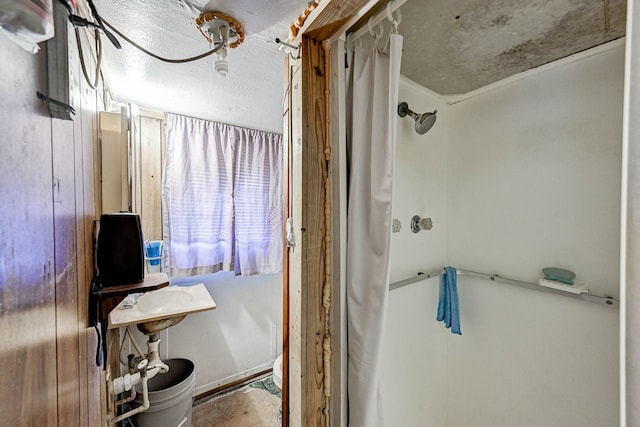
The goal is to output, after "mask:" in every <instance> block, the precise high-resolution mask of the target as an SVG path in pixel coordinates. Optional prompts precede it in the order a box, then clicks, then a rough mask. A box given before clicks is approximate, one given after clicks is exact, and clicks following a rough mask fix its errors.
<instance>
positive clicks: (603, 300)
mask: <svg viewBox="0 0 640 427" xmlns="http://www.w3.org/2000/svg"><path fill="white" fill-rule="evenodd" d="M457 272H458V275H460V276H469V277H475V278H478V279H484V280H489V281H493V282H501V283H506V284H509V285H514V286H518V287H521V288H527V289H533V290H535V291H542V292H547V293H552V294H556V295H564V296H566V297H572V298H578V299H581V300H583V301H589V302H595V303H599V304H606V305H618V302H619V301H618V300H617V299H615V298H611V297H601V296H598V295H591V294H588V293H587V294H573V293H570V292H563V291H560V290H557V289H553V288H547V287H545V286H541V285H539V284H537V283H530V282H523V281H521V280H514V279H507V278H506V277H501V276H498V275H497V274H484V273H478V272H476V271H470V270H457ZM443 273H444V269H441V270H438V271H434V272H431V273H426V274H425V273H418V275H417V276H414V277H410V278H408V279H404V280H399V281H397V282H393V283H391V284H390V285H389V291H393V290H394V289H398V288H402V287H404V286H407V285H411V284H413V283H416V282H420V281H422V280H426V279H429V278H431V277H437V276H441V275H442V274H443Z"/></svg>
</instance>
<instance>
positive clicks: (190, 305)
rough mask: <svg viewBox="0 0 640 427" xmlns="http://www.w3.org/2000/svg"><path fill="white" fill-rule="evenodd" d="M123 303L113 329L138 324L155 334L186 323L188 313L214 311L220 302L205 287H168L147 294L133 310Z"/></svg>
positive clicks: (113, 313)
mask: <svg viewBox="0 0 640 427" xmlns="http://www.w3.org/2000/svg"><path fill="white" fill-rule="evenodd" d="M123 306H124V305H123V303H120V304H119V305H118V306H116V308H115V309H113V310H112V311H111V313H109V329H114V328H119V327H121V326H127V325H134V324H135V325H138V329H139V330H140V331H141V332H143V333H145V334H155V333H158V332H160V331H161V330H163V329H166V328H168V327H170V326H173V325H175V324H177V323H179V322H180V321H182V320H183V319H184V318H185V317H186V316H187V315H188V314H191V313H197V312H200V311H206V310H213V309H214V308H216V303H215V301H214V300H213V298H212V297H211V295H210V294H209V291H207V288H206V286H205V285H204V284H202V283H198V284H196V285H191V286H168V287H166V288H162V289H158V290H156V291H151V292H147V293H145V294H143V295H142V296H141V297H140V298H138V300H137V303H136V305H135V306H134V307H133V308H127V309H123V308H122V307H123Z"/></svg>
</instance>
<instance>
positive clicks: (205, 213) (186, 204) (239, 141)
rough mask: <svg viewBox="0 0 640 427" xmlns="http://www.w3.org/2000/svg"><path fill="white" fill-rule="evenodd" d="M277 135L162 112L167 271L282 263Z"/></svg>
mask: <svg viewBox="0 0 640 427" xmlns="http://www.w3.org/2000/svg"><path fill="white" fill-rule="evenodd" d="M282 182H283V177H282V136H281V135H279V134H275V133H270V132H263V131H257V130H252V129H246V128H240V127H236V126H230V125H226V124H222V123H216V122H210V121H206V120H200V119H195V118H191V117H185V116H179V115H174V114H168V115H167V150H166V160H165V168H164V175H163V188H162V195H163V215H164V218H163V221H164V226H163V230H164V234H165V235H164V240H165V245H166V246H165V253H166V268H167V270H168V272H169V274H170V275H177V276H180V275H182V276H184V275H195V274H206V273H214V272H216V271H220V270H227V271H235V272H236V274H242V275H247V276H248V275H254V274H268V273H277V272H280V271H282V253H283V231H282V224H283V189H282Z"/></svg>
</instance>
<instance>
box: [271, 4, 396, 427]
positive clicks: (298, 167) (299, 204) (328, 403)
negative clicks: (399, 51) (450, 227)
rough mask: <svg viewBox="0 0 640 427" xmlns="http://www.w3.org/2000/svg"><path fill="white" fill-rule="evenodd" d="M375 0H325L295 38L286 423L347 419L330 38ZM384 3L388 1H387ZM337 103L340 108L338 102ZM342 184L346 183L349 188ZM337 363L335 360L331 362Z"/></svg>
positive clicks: (318, 423) (315, 423)
mask: <svg viewBox="0 0 640 427" xmlns="http://www.w3.org/2000/svg"><path fill="white" fill-rule="evenodd" d="M377 3H378V2H377V1H374V0H326V1H321V2H320V4H318V6H317V7H316V8H315V9H314V10H313V11H312V12H311V13H310V14H309V16H308V17H307V18H306V21H305V22H304V24H303V26H302V28H300V30H299V32H298V37H297V39H296V42H295V44H299V45H300V49H299V50H298V52H299V56H298V58H296V59H291V62H290V65H291V67H290V68H289V73H290V75H289V76H288V88H287V89H288V90H287V93H288V97H289V98H290V100H291V102H290V104H289V108H288V113H287V115H288V124H289V125H290V128H289V129H288V135H289V140H290V141H289V142H290V143H289V148H290V150H291V156H292V164H291V170H290V171H289V173H291V187H292V190H291V191H292V200H290V203H292V213H291V215H292V223H293V231H294V234H295V235H296V240H297V247H295V248H289V251H288V253H287V255H285V258H286V269H285V274H284V276H285V278H284V289H285V295H286V297H285V298H286V300H285V302H284V303H285V306H286V307H285V309H284V315H285V316H286V319H285V320H284V324H285V325H287V326H285V327H287V331H285V333H284V334H285V338H284V340H283V342H284V344H285V350H284V352H285V355H286V359H287V360H286V361H285V365H284V366H283V371H284V377H283V381H284V384H285V386H284V389H285V391H284V395H285V396H286V398H285V401H283V425H285V426H287V425H291V426H312V425H313V426H321V425H322V426H326V425H330V424H333V425H340V424H343V422H341V420H344V419H346V416H345V415H344V414H343V413H342V408H343V403H344V401H345V399H346V396H344V393H343V391H342V389H343V385H342V384H343V378H342V376H343V372H344V370H345V369H344V367H341V366H340V363H339V362H340V360H341V349H340V342H341V341H342V337H341V327H340V325H341V321H342V320H343V319H342V318H341V317H342V316H341V314H340V313H341V312H343V311H342V310H341V309H340V307H341V304H342V303H343V301H341V298H340V296H341V295H340V291H339V290H340V289H341V288H340V282H341V280H342V279H341V271H340V270H341V267H340V262H339V261H340V259H341V252H340V245H341V240H343V239H341V238H340V227H339V226H340V224H341V217H340V205H341V204H342V203H341V202H340V201H341V200H343V196H344V194H341V193H340V184H341V179H342V178H343V177H341V175H343V172H342V171H341V168H340V164H341V163H340V162H342V161H343V160H344V159H340V158H339V155H338V153H339V152H340V149H341V147H340V144H339V140H340V135H341V131H340V127H341V126H344V125H342V124H341V123H340V121H341V120H340V115H339V114H338V113H336V111H335V110H336V108H335V104H336V103H339V102H341V101H340V99H339V96H335V94H333V96H332V93H331V88H333V90H335V89H336V88H337V87H338V86H337V85H336V84H335V82H334V81H333V80H332V78H331V77H332V75H334V76H335V73H336V72H339V70H340V69H341V67H340V66H339V64H338V63H336V64H334V67H333V68H331V64H330V61H329V58H330V57H333V58H334V62H335V61H336V59H337V60H338V61H339V58H338V57H337V56H336V55H335V52H334V54H333V55H332V54H331V52H330V46H331V42H333V41H335V40H336V38H337V37H339V36H340V35H342V34H344V33H345V31H346V29H348V28H349V27H350V26H351V25H353V24H355V23H356V22H357V21H358V20H361V19H364V18H363V17H366V14H367V13H370V11H371V10H373V9H378V6H377ZM384 3H385V4H386V2H384ZM332 104H333V105H334V109H333V110H332ZM343 191H344V190H343ZM332 364H333V367H332Z"/></svg>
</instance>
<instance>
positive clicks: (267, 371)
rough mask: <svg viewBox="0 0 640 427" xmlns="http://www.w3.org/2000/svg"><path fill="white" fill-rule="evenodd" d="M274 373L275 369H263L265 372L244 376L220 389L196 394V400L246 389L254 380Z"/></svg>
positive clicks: (221, 386)
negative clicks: (242, 388) (233, 390)
mask: <svg viewBox="0 0 640 427" xmlns="http://www.w3.org/2000/svg"><path fill="white" fill-rule="evenodd" d="M261 368H262V367H261ZM247 372H250V371H247ZM272 372H273V368H268V369H263V370H261V371H259V372H255V373H252V374H248V375H246V376H243V377H242V378H238V379H236V380H234V381H231V382H228V383H225V384H223V385H220V386H218V387H215V388H213V389H211V390H207V391H204V392H202V393H198V394H196V397H195V400H196V402H197V401H198V400H202V399H206V398H208V397H211V396H213V395H214V394H218V393H221V392H224V391H231V390H232V389H235V388H240V387H244V386H245V385H247V384H248V383H250V382H251V381H253V380H255V379H257V378H260V377H262V376H266V375H268V374H271V373H272Z"/></svg>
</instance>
